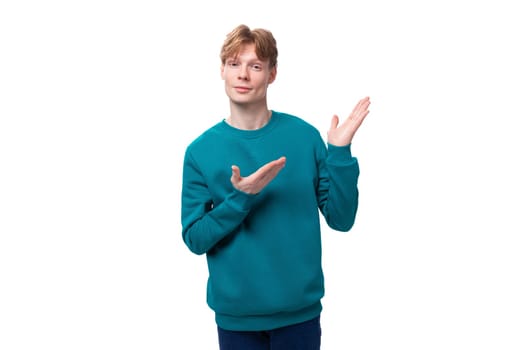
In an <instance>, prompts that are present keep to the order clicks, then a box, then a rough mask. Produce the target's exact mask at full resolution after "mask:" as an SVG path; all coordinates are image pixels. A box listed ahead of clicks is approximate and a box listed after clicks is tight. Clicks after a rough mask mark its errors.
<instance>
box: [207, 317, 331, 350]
mask: <svg viewBox="0 0 525 350" xmlns="http://www.w3.org/2000/svg"><path fill="white" fill-rule="evenodd" d="M217 328H218V332H219V346H220V350H319V349H321V322H320V317H319V316H318V317H316V318H314V319H313V320H310V321H306V322H302V323H298V324H293V325H290V326H286V327H281V328H276V329H272V330H269V331H254V332H252V331H228V330H225V329H222V328H220V327H217Z"/></svg>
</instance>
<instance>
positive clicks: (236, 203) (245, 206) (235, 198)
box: [228, 188, 257, 212]
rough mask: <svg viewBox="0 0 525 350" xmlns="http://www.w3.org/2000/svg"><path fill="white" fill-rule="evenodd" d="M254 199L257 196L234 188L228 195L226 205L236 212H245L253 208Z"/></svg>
mask: <svg viewBox="0 0 525 350" xmlns="http://www.w3.org/2000/svg"><path fill="white" fill-rule="evenodd" d="M256 197H257V195H253V194H248V193H245V192H242V191H239V190H237V189H235V188H234V189H233V191H232V192H231V193H230V194H229V195H228V204H229V205H230V206H231V207H232V208H234V209H236V210H238V211H241V212H247V211H249V210H250V209H251V207H252V206H253V203H254V202H255V198H256Z"/></svg>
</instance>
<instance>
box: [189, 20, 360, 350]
mask: <svg viewBox="0 0 525 350" xmlns="http://www.w3.org/2000/svg"><path fill="white" fill-rule="evenodd" d="M220 58H221V62H222V65H221V77H222V79H223V80H224V86H225V90H226V95H227V96H228V98H229V100H230V115H229V116H227V117H226V118H225V119H224V120H222V121H220V122H219V123H218V124H216V125H214V126H213V127H211V128H210V129H208V130H207V131H205V132H204V133H203V134H201V135H200V136H199V137H198V138H197V139H195V140H194V141H193V142H192V143H191V144H190V145H189V146H188V147H187V149H186V153H185V159H184V168H183V184H182V237H183V240H184V242H185V243H186V245H187V246H188V248H189V249H190V250H191V251H192V252H194V253H195V254H206V257H207V262H208V270H209V278H208V287H207V302H208V305H209V306H210V308H211V309H213V310H214V311H215V319H216V322H217V325H218V336H219V345H220V348H221V349H223V350H224V349H229V350H235V349H239V350H241V349H242V350H252V349H272V350H292V349H301V350H308V349H312V350H313V349H316V350H318V349H320V342H321V328H320V314H321V309H322V306H321V298H322V297H323V295H324V284H323V271H322V267H321V232H320V231H321V229H320V214H319V212H320V213H322V215H323V217H324V219H325V220H326V222H327V224H328V225H329V226H330V227H331V228H333V229H334V230H338V231H348V230H350V228H351V227H352V225H353V224H354V219H355V217H356V211H357V205H358V189H357V180H358V176H359V166H358V163H357V159H356V158H354V157H353V156H352V154H351V152H350V144H351V142H352V138H353V136H354V134H355V132H356V131H357V129H358V128H359V126H360V125H361V123H362V121H363V119H364V118H365V117H366V116H367V114H368V107H369V105H370V101H369V98H368V97H367V98H364V99H362V100H361V101H359V102H358V103H357V105H356V106H355V108H354V110H353V111H352V113H351V114H350V115H349V117H348V118H347V119H346V120H345V121H344V122H342V123H341V124H340V123H339V118H338V117H337V116H335V115H334V116H333V118H332V122H331V126H330V128H329V131H328V135H327V143H328V145H326V144H325V143H324V141H323V138H322V137H321V135H320V133H319V132H318V131H317V130H316V129H315V128H314V127H313V126H311V125H310V124H308V123H306V122H305V121H304V120H302V119H300V118H298V117H296V116H293V115H290V114H286V113H282V112H278V111H273V110H269V109H268V106H267V98H266V96H267V89H268V86H269V85H270V84H271V83H273V82H274V80H275V78H276V75H277V46H276V41H275V39H274V37H273V35H272V33H271V32H270V31H267V30H265V29H254V30H251V29H250V28H249V27H247V26H245V25H240V26H238V27H237V28H235V29H234V30H233V31H232V32H230V33H229V34H228V35H227V37H226V40H225V42H224V44H223V46H222V50H221V54H220Z"/></svg>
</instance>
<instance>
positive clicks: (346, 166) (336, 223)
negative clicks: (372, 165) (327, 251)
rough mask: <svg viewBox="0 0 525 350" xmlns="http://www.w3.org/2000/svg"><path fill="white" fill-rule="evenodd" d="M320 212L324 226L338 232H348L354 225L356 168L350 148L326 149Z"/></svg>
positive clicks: (348, 146) (357, 192) (355, 161)
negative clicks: (324, 176)
mask: <svg viewBox="0 0 525 350" xmlns="http://www.w3.org/2000/svg"><path fill="white" fill-rule="evenodd" d="M324 172H325V174H326V175H327V178H326V179H324V182H323V187H324V193H323V195H322V198H323V201H322V202H321V205H320V207H321V211H322V213H323V215H324V217H325V220H326V222H327V224H328V225H329V226H330V227H331V228H333V229H335V230H338V231H349V230H350V229H351V228H352V226H353V224H354V221H355V217H356V214H357V207H358V199H359V191H358V187H357V181H358V177H359V164H358V162H357V159H356V158H354V157H353V156H352V154H351V152H350V145H347V146H337V147H336V146H332V145H329V146H328V157H327V160H326V167H325V169H324Z"/></svg>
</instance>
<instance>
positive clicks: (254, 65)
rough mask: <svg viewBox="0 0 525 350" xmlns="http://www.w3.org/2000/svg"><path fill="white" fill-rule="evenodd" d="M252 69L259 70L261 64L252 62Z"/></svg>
mask: <svg viewBox="0 0 525 350" xmlns="http://www.w3.org/2000/svg"><path fill="white" fill-rule="evenodd" d="M252 69H253V70H256V71H260V70H261V69H262V65H260V64H257V63H256V64H253V65H252Z"/></svg>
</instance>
